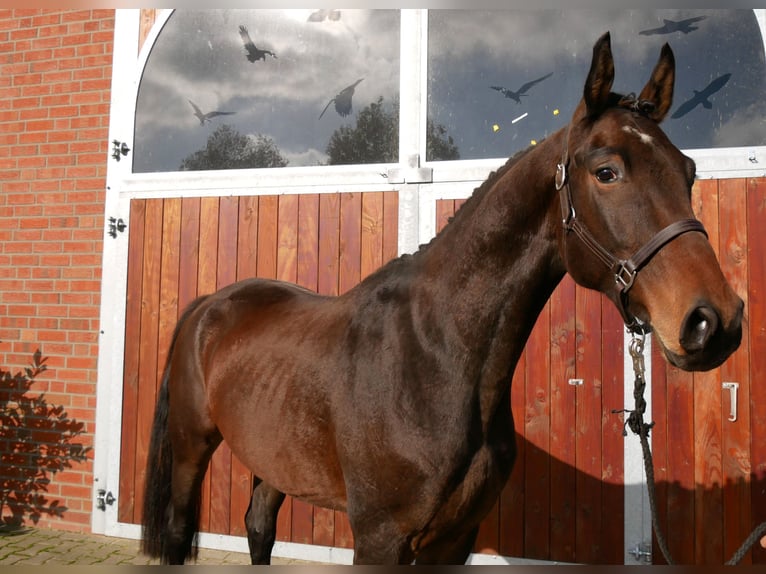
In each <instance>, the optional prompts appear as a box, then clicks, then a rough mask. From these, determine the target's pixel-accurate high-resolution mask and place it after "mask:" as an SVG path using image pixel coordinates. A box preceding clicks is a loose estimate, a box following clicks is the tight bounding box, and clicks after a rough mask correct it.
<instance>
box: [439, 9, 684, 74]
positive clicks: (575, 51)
mask: <svg viewBox="0 0 766 574" xmlns="http://www.w3.org/2000/svg"><path fill="white" fill-rule="evenodd" d="M431 14H432V15H433V16H435V17H436V18H437V19H438V30H439V32H438V33H439V36H440V37H443V38H448V39H449V41H448V44H446V45H445V46H440V47H439V48H440V51H442V50H443V53H444V55H446V56H448V57H450V56H451V57H461V56H462V55H464V54H475V53H476V52H480V53H482V54H483V55H484V57H486V58H488V59H490V60H497V61H498V62H500V61H503V60H505V59H507V58H511V59H516V61H518V62H525V63H527V64H528V65H531V66H537V65H540V64H550V63H551V62H552V61H556V60H557V59H559V58H560V57H561V55H562V53H563V54H568V55H570V56H573V57H574V56H577V55H584V56H587V58H588V59H589V58H590V53H591V49H592V47H593V44H594V43H595V41H596V40H597V39H598V38H599V36H601V34H603V33H604V32H606V31H610V32H611V34H612V46H613V48H615V51H617V50H618V49H619V47H620V46H623V47H626V46H628V45H630V49H629V50H625V52H624V53H621V54H620V57H621V61H623V62H626V61H628V62H629V61H640V60H643V59H645V58H646V57H647V56H650V59H652V61H654V59H655V58H656V56H657V44H656V43H654V42H651V41H646V39H641V40H640V41H638V39H637V32H636V28H637V26H638V24H637V21H639V22H646V23H648V24H649V25H651V24H652V23H653V22H656V21H660V22H661V21H662V18H679V19H680V15H682V14H684V15H685V14H688V11H684V10H662V11H656V10H588V9H579V8H578V9H576V10H573V9H567V10H518V11H512V12H511V11H508V12H503V11H497V10H488V11H483V12H472V13H471V17H470V18H456V17H455V14H454V13H450V12H449V11H444V12H442V13H441V14H440V13H439V12H438V11H437V12H435V13H434V12H432V13H431ZM552 21H557V22H566V24H565V25H564V26H563V28H564V29H565V30H566V34H564V35H562V34H561V32H562V26H552V25H551V22H552ZM532 42H534V45H530V44H531V43H532ZM625 58H627V60H625Z"/></svg>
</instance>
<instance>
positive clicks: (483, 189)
mask: <svg viewBox="0 0 766 574" xmlns="http://www.w3.org/2000/svg"><path fill="white" fill-rule="evenodd" d="M538 145H539V144H538ZM535 147H536V146H535V145H530V146H528V147H526V148H525V149H522V150H520V151H517V152H516V153H515V154H514V155H512V156H511V157H510V158H509V159H508V160H507V161H506V162H505V163H504V164H503V165H502V166H500V167H499V168H497V169H496V170H494V171H492V172H491V173H490V174H489V175H488V176H487V179H485V180H484V181H483V182H482V183H481V185H479V187H477V188H476V189H474V190H473V193H471V195H470V197H469V198H468V199H467V200H466V201H465V202H464V203H463V205H461V206H460V208H459V209H458V210H457V211H456V212H455V215H453V216H452V217H450V218H449V221H448V222H447V225H445V226H444V227H443V228H442V229H441V230H440V231H439V232H438V233H437V234H436V235H435V236H434V237H433V238H432V239H431V241H429V242H428V243H425V244H422V245H421V246H420V248H419V249H418V251H417V253H420V252H421V251H425V250H426V249H428V247H429V246H430V245H431V243H433V241H434V240H435V239H436V238H437V237H439V236H440V235H441V234H442V233H443V232H444V230H445V229H446V228H447V227H448V226H450V225H452V224H453V222H455V221H460V220H462V219H464V218H466V217H469V215H470V214H471V213H472V212H473V211H474V209H475V207H476V206H477V205H478V204H480V203H481V200H482V199H483V198H484V196H485V195H487V193H489V190H490V189H492V188H493V187H494V186H495V184H496V183H497V182H498V180H499V179H500V178H502V177H503V176H504V175H505V174H506V173H508V172H509V171H510V170H511V169H512V168H513V167H514V165H516V164H517V163H518V162H519V161H520V160H521V159H522V158H523V157H524V156H526V155H527V154H528V153H529V152H530V151H532V150H533V149H535Z"/></svg>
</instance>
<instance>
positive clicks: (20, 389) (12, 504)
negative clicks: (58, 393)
mask: <svg viewBox="0 0 766 574" xmlns="http://www.w3.org/2000/svg"><path fill="white" fill-rule="evenodd" d="M44 363H45V359H42V358H41V355H40V351H39V350H38V351H37V352H36V353H35V354H34V356H33V363H32V365H31V367H28V368H26V369H25V370H24V373H21V372H18V373H16V374H15V375H11V373H10V372H8V371H3V370H2V369H0V422H1V423H2V427H1V428H0V443H1V444H2V450H0V512H4V515H3V516H2V518H1V522H2V528H19V527H21V526H22V525H23V524H24V517H25V516H28V517H29V518H30V519H31V520H32V522H33V523H35V524H36V523H37V521H38V520H40V517H41V516H42V515H43V514H47V515H50V516H62V515H63V514H64V512H65V511H66V510H67V508H66V507H65V506H62V505H61V504H59V501H57V500H54V501H49V500H48V499H47V498H46V497H45V495H44V494H43V493H45V492H47V490H48V484H49V483H50V478H49V476H50V475H52V474H56V473H57V472H59V471H62V470H64V469H65V468H71V467H72V463H73V462H80V463H81V462H85V461H86V460H87V458H88V456H87V455H88V452H89V451H90V447H85V446H83V445H82V444H79V443H73V442H72V439H74V438H75V437H77V436H78V435H80V434H82V432H83V430H84V426H85V425H84V423H81V422H77V421H76V420H74V419H70V418H68V417H67V413H66V412H65V411H64V407H62V406H54V405H51V404H49V403H48V402H47V401H46V399H45V395H44V394H41V395H37V396H34V395H29V394H28V393H29V389H30V387H31V386H32V383H33V382H34V379H35V377H37V376H38V375H39V374H40V373H42V372H43V371H45V369H46V366H45V364H44Z"/></svg>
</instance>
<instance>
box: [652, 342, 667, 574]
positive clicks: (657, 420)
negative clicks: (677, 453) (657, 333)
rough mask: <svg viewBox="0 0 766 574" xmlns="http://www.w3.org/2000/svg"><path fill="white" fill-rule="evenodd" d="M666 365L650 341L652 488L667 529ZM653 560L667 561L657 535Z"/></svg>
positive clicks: (658, 515)
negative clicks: (653, 487)
mask: <svg viewBox="0 0 766 574" xmlns="http://www.w3.org/2000/svg"><path fill="white" fill-rule="evenodd" d="M667 377H668V366H667V361H666V360H665V356H664V355H663V354H662V351H661V350H660V346H659V344H658V343H657V342H656V341H653V342H652V411H651V412H652V417H651V420H647V421H646V422H653V423H654V426H653V427H652V430H651V433H650V436H651V439H652V445H651V446H652V448H651V450H652V464H653V467H654V481H655V492H656V500H657V519H658V522H659V525H660V530H661V532H662V533H663V535H665V533H666V532H668V484H669V483H670V472H669V469H668V448H669V446H670V444H669V442H668V381H667ZM652 557H653V564H666V562H665V560H664V558H663V556H662V551H661V550H660V548H659V546H658V545H657V540H656V536H652Z"/></svg>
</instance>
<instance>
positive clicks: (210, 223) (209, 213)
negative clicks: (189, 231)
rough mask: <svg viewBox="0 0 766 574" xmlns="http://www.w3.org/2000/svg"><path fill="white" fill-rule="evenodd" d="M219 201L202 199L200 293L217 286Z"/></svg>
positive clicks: (207, 493) (207, 491)
mask: <svg viewBox="0 0 766 574" xmlns="http://www.w3.org/2000/svg"><path fill="white" fill-rule="evenodd" d="M218 203H219V201H218V198H217V197H203V198H202V199H201V200H200V228H199V263H198V267H197V292H198V293H199V294H200V295H204V294H209V293H213V292H214V291H215V290H216V287H217V278H216V273H217V269H218ZM211 475H212V472H211V469H210V467H208V470H207V473H206V474H205V479H204V481H203V483H202V505H201V508H200V531H201V532H210V531H211V530H210V511H211V508H210V503H211V480H212V476H211Z"/></svg>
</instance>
